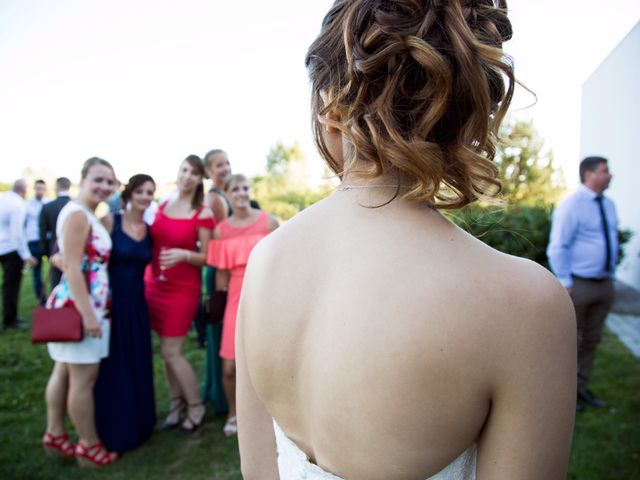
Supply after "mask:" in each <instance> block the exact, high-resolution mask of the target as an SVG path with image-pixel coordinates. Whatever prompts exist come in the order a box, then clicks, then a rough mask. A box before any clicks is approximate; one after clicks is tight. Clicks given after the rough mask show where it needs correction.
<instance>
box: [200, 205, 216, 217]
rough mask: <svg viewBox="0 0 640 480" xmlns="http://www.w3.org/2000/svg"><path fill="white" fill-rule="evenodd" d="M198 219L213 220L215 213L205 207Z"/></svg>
mask: <svg viewBox="0 0 640 480" xmlns="http://www.w3.org/2000/svg"><path fill="white" fill-rule="evenodd" d="M198 218H213V211H212V210H211V209H210V208H209V207H203V208H202V211H201V212H200V214H199V215H198Z"/></svg>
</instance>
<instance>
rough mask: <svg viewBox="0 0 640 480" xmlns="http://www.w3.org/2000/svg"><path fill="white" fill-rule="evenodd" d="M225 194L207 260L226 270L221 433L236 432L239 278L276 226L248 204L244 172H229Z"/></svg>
mask: <svg viewBox="0 0 640 480" xmlns="http://www.w3.org/2000/svg"><path fill="white" fill-rule="evenodd" d="M224 190H225V195H226V197H227V198H228V199H229V201H230V202H231V207H232V208H233V213H232V214H231V216H230V217H229V218H228V219H226V220H224V221H222V222H221V223H220V224H219V225H218V226H217V227H216V229H215V230H214V233H213V238H214V240H213V241H212V242H210V243H209V251H208V255H207V263H208V264H209V265H212V266H214V267H216V269H218V271H221V270H224V271H228V272H229V283H228V290H227V305H226V308H225V311H224V319H223V321H222V341H221V345H220V357H222V371H223V375H222V382H223V385H224V390H225V393H226V396H227V400H228V402H229V414H228V417H227V422H226V423H225V426H224V433H225V435H227V436H229V435H233V434H235V433H236V432H237V431H238V427H237V424H236V401H235V398H236V395H235V386H236V362H235V359H236V351H235V334H236V333H235V332H236V315H237V313H238V303H239V302H240V290H241V288H242V279H243V278H244V271H245V269H246V267H247V262H248V260H249V254H250V253H251V250H252V249H253V247H254V246H255V245H256V244H257V243H258V242H259V241H260V240H262V238H264V237H265V236H267V235H268V234H269V233H270V232H272V231H273V230H275V229H276V228H277V227H278V220H277V219H276V218H275V217H274V216H272V215H269V214H268V213H266V212H263V211H261V210H258V209H256V208H252V207H251V203H250V198H249V192H250V188H249V181H248V180H247V178H246V177H245V176H244V175H232V176H231V177H229V179H228V180H227V182H226V183H225V189H224Z"/></svg>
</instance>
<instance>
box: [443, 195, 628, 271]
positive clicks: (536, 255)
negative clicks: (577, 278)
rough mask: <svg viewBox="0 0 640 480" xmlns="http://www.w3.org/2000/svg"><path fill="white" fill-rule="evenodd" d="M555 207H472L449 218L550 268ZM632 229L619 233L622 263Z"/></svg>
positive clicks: (486, 240) (491, 242)
mask: <svg viewBox="0 0 640 480" xmlns="http://www.w3.org/2000/svg"><path fill="white" fill-rule="evenodd" d="M552 212H553V206H551V205H547V206H526V205H522V206H518V205H515V206H508V207H495V206H491V207H482V206H478V205H472V206H469V207H466V208H464V209H462V210H457V211H455V212H450V213H448V216H449V218H451V220H453V222H455V223H456V225H458V226H459V227H461V228H463V229H464V230H466V231H467V232H469V233H470V234H471V235H473V236H474V237H476V238H478V239H479V240H482V241H483V242H484V243H486V244H487V245H490V246H492V247H493V248H495V249H496V250H500V251H501V252H504V253H508V254H511V255H516V256H518V257H523V258H528V259H530V260H533V261H534V262H537V263H539V264H540V265H543V266H545V267H548V261H547V253H546V250H547V244H548V242H549V231H550V230H551V215H552ZM631 235H632V232H631V231H630V230H619V231H618V240H619V242H620V252H619V255H618V263H620V262H621V261H622V258H623V257H624V245H625V244H626V243H627V242H628V241H629V239H630V238H631Z"/></svg>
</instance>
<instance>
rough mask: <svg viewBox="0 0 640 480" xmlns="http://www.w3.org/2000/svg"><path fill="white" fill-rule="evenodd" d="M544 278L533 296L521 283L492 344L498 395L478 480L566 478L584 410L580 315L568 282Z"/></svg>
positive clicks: (482, 437) (485, 431)
mask: <svg viewBox="0 0 640 480" xmlns="http://www.w3.org/2000/svg"><path fill="white" fill-rule="evenodd" d="M538 268H539V267H538ZM536 276H537V277H538V278H537V279H535V281H533V282H532V283H530V284H529V285H536V288H535V289H534V290H533V292H535V293H534V294H533V295H532V293H531V292H532V290H531V289H530V288H528V287H527V286H526V285H524V283H526V282H519V283H520V287H522V288H521V289H520V290H521V291H519V292H515V291H514V292H513V293H514V294H517V295H518V298H515V299H514V301H513V302H512V304H511V305H510V306H509V312H508V317H509V318H506V319H504V320H500V319H498V320H497V322H496V323H497V325H498V328H497V331H499V333H498V334H496V335H493V337H495V341H494V342H493V345H489V346H488V349H489V350H490V351H488V352H487V360H488V361H489V365H488V368H489V369H490V371H491V372H492V373H491V384H492V385H493V387H492V388H493V392H492V394H491V411H490V414H489V417H488V419H487V422H486V424H485V426H484V428H483V431H482V433H481V435H480V440H479V443H478V464H477V478H478V480H484V479H498V478H517V479H523V480H527V479H531V480H534V479H542V478H544V479H549V480H553V479H558V480H559V479H564V478H566V471H567V465H568V462H569V454H570V451H571V439H572V433H573V423H574V419H575V412H576V323H575V315H574V310H573V306H572V304H571V301H570V299H569V296H568V295H567V294H566V292H565V291H564V289H563V288H562V287H561V285H560V284H559V283H558V282H557V281H556V280H555V279H553V277H551V275H550V274H549V273H548V272H546V271H545V272H544V276H545V278H541V275H536ZM529 280H534V279H532V278H531V277H530V278H529ZM506 288H509V287H506ZM534 295H535V298H534V299H532V298H527V297H533V296H534Z"/></svg>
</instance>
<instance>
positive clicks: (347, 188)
mask: <svg viewBox="0 0 640 480" xmlns="http://www.w3.org/2000/svg"><path fill="white" fill-rule="evenodd" d="M356 188H411V187H409V186H408V185H348V184H347V185H344V184H340V185H338V188H337V190H340V191H344V190H353V189H356Z"/></svg>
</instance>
